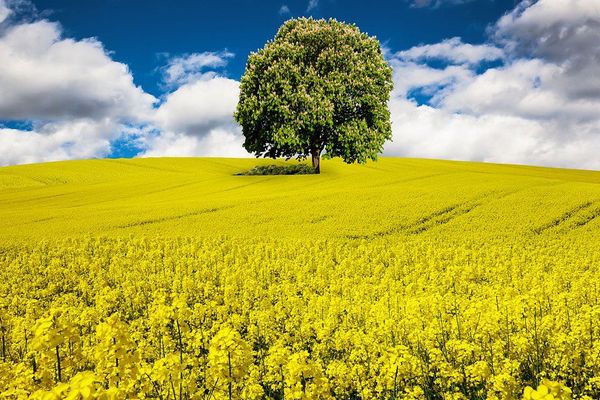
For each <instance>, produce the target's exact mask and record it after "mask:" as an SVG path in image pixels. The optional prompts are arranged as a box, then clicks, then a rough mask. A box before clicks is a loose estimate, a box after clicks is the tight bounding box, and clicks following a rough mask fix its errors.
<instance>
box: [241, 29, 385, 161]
mask: <svg viewBox="0 0 600 400" xmlns="http://www.w3.org/2000/svg"><path fill="white" fill-rule="evenodd" d="M392 86H393V84H392V69H391V68H390V66H389V65H388V64H387V62H386V61H385V58H384V57H383V54H382V51H381V46H380V44H379V41H378V40H377V39H376V38H375V37H370V36H368V35H367V34H365V33H362V32H361V31H360V30H359V29H358V28H357V27H356V26H355V25H349V24H345V23H342V22H338V21H336V20H335V19H329V20H323V19H321V20H314V19H312V18H298V19H290V20H288V21H287V22H285V23H284V24H283V25H282V26H281V28H279V31H278V32H277V35H276V36H275V39H274V40H272V41H269V42H267V43H266V45H265V46H264V48H263V49H261V50H259V51H258V52H255V53H251V54H250V56H249V57H248V62H247V64H246V70H245V72H244V75H243V76H242V79H241V83H240V99H239V103H238V106H237V110H236V112H235V118H236V120H237V121H238V123H239V124H240V125H241V126H242V131H243V134H244V137H245V141H244V148H245V149H246V150H248V151H249V152H251V153H254V154H255V155H256V156H257V157H272V158H277V157H285V158H288V159H289V158H292V157H297V158H298V159H300V160H303V159H306V158H307V157H311V158H312V165H313V167H314V169H315V172H316V173H320V159H321V154H322V153H323V152H324V155H327V156H328V157H341V158H342V159H343V160H344V161H345V162H347V163H353V162H359V163H365V162H366V161H367V160H368V159H371V160H376V159H377V154H378V153H379V152H381V150H382V148H383V144H384V142H385V141H386V140H389V139H391V137H392V130H391V124H390V113H389V110H388V108H387V102H388V100H389V97H390V92H391V90H392Z"/></svg>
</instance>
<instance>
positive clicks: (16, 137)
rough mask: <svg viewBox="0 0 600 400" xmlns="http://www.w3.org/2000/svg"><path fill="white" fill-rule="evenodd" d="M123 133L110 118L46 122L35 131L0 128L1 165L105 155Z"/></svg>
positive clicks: (35, 128)
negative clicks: (113, 141)
mask: <svg viewBox="0 0 600 400" xmlns="http://www.w3.org/2000/svg"><path fill="white" fill-rule="evenodd" d="M120 132H121V128H120V126H119V124H116V123H114V122H112V121H111V120H109V119H105V120H104V121H98V120H90V119H78V120H71V121H61V122H52V123H45V124H41V125H39V126H36V127H34V129H33V130H32V131H22V130H17V129H8V128H0V165H11V164H23V163H32V162H43V161H57V160H68V159H78V158H94V157H99V156H106V155H108V154H109V153H110V150H111V141H112V140H115V139H117V138H118V137H119V136H120Z"/></svg>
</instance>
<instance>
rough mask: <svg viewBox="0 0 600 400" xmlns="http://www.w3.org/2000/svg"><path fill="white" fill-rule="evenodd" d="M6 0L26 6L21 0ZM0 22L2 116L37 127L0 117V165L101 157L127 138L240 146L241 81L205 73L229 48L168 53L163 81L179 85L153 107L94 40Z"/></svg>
mask: <svg viewBox="0 0 600 400" xmlns="http://www.w3.org/2000/svg"><path fill="white" fill-rule="evenodd" d="M6 4H7V3H5V2H4V0H0V12H3V14H2V15H4V14H6V15H8V13H10V10H9V11H5V9H6V10H8V7H6ZM11 4H13V5H16V6H19V7H21V8H22V9H23V10H25V11H27V9H28V7H26V6H27V4H25V3H23V2H22V1H21V2H14V1H13V2H12V3H8V5H9V6H11ZM3 10H4V11H3ZM4 18H6V17H4ZM27 19H28V20H30V19H31V18H27ZM4 25H5V26H4V27H3V28H4V29H3V31H2V32H0V59H1V60H3V61H5V60H6V61H5V62H2V63H0V93H2V95H1V96H0V121H2V120H8V121H11V120H17V121H19V120H22V121H29V122H31V125H33V126H32V129H31V130H21V129H12V128H7V127H6V126H4V127H3V125H2V124H1V123H0V165H8V164H19V163H29V162H40V161H51V160H61V159H73V158H92V157H103V156H107V155H108V154H110V152H111V144H112V142H114V141H115V140H116V139H119V138H121V137H123V136H126V137H131V140H134V138H135V143H136V144H137V145H141V146H142V147H143V150H144V151H145V153H146V154H158V153H161V152H162V153H165V154H170V155H174V154H175V153H177V152H179V153H180V154H181V155H201V154H205V155H208V154H211V155H212V154H221V153H222V154H234V153H235V152H236V151H237V152H238V153H240V149H241V142H240V137H241V135H240V132H239V128H237V126H236V125H235V123H234V122H233V110H234V109H235V104H236V102H237V93H238V83H237V82H236V81H232V80H228V79H225V78H221V77H219V76H218V74H217V73H215V72H214V71H211V69H214V68H219V67H223V66H225V64H226V63H227V59H228V58H230V57H232V56H233V55H232V54H231V53H229V52H227V51H222V52H214V53H211V52H206V53H197V54H190V55H186V56H181V57H176V58H173V59H171V60H170V61H169V63H168V64H167V66H166V67H165V68H164V69H163V72H164V74H165V82H166V83H167V84H169V86H170V87H177V86H179V88H178V89H176V90H175V91H174V92H172V93H168V94H167V95H166V96H165V98H164V99H163V101H162V104H160V107H158V108H157V107H155V106H154V104H156V103H157V101H158V100H157V99H155V98H154V97H153V96H151V95H149V94H148V93H146V92H144V91H143V90H142V89H141V88H140V87H137V86H136V85H135V84H134V82H133V77H132V74H131V72H130V71H129V68H128V67H127V65H125V64H122V63H119V62H116V61H114V60H113V59H112V58H111V56H110V55H109V53H108V52H107V51H106V50H105V49H104V48H103V46H102V44H101V43H100V42H99V41H98V40H96V39H84V40H73V39H70V38H64V37H63V35H62V29H61V27H60V25H58V24H57V23H53V22H49V21H46V20H37V21H33V22H27V23H12V24H11V23H10V21H8V25H6V24H4ZM9 126H10V125H9ZM219 138H221V139H219ZM161 146H164V148H161ZM241 151H243V149H242V150H241ZM244 153H245V152H244Z"/></svg>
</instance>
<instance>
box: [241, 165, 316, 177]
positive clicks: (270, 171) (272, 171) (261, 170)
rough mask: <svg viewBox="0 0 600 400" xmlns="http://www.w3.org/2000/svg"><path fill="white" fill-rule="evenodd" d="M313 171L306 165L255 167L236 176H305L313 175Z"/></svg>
mask: <svg viewBox="0 0 600 400" xmlns="http://www.w3.org/2000/svg"><path fill="white" fill-rule="evenodd" d="M314 173H315V170H314V169H312V168H311V167H310V166H308V165H306V164H295V165H257V166H256V167H254V168H252V169H251V170H249V171H245V172H240V173H237V174H236V175H306V174H314Z"/></svg>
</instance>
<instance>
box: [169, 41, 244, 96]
mask: <svg viewBox="0 0 600 400" xmlns="http://www.w3.org/2000/svg"><path fill="white" fill-rule="evenodd" d="M233 56H234V55H233V53H230V52H228V51H227V50H224V51H220V52H204V53H192V54H186V55H183V56H179V57H174V58H171V59H170V60H169V62H168V63H167V65H166V66H164V67H163V68H162V72H163V80H164V82H165V83H166V84H167V86H170V87H173V86H180V85H183V84H185V83H190V82H194V81H198V80H206V79H211V78H214V77H215V76H217V75H218V74H217V73H216V72H215V71H214V69H215V68H220V67H224V66H225V65H227V62H228V59H230V58H231V57H233Z"/></svg>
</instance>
